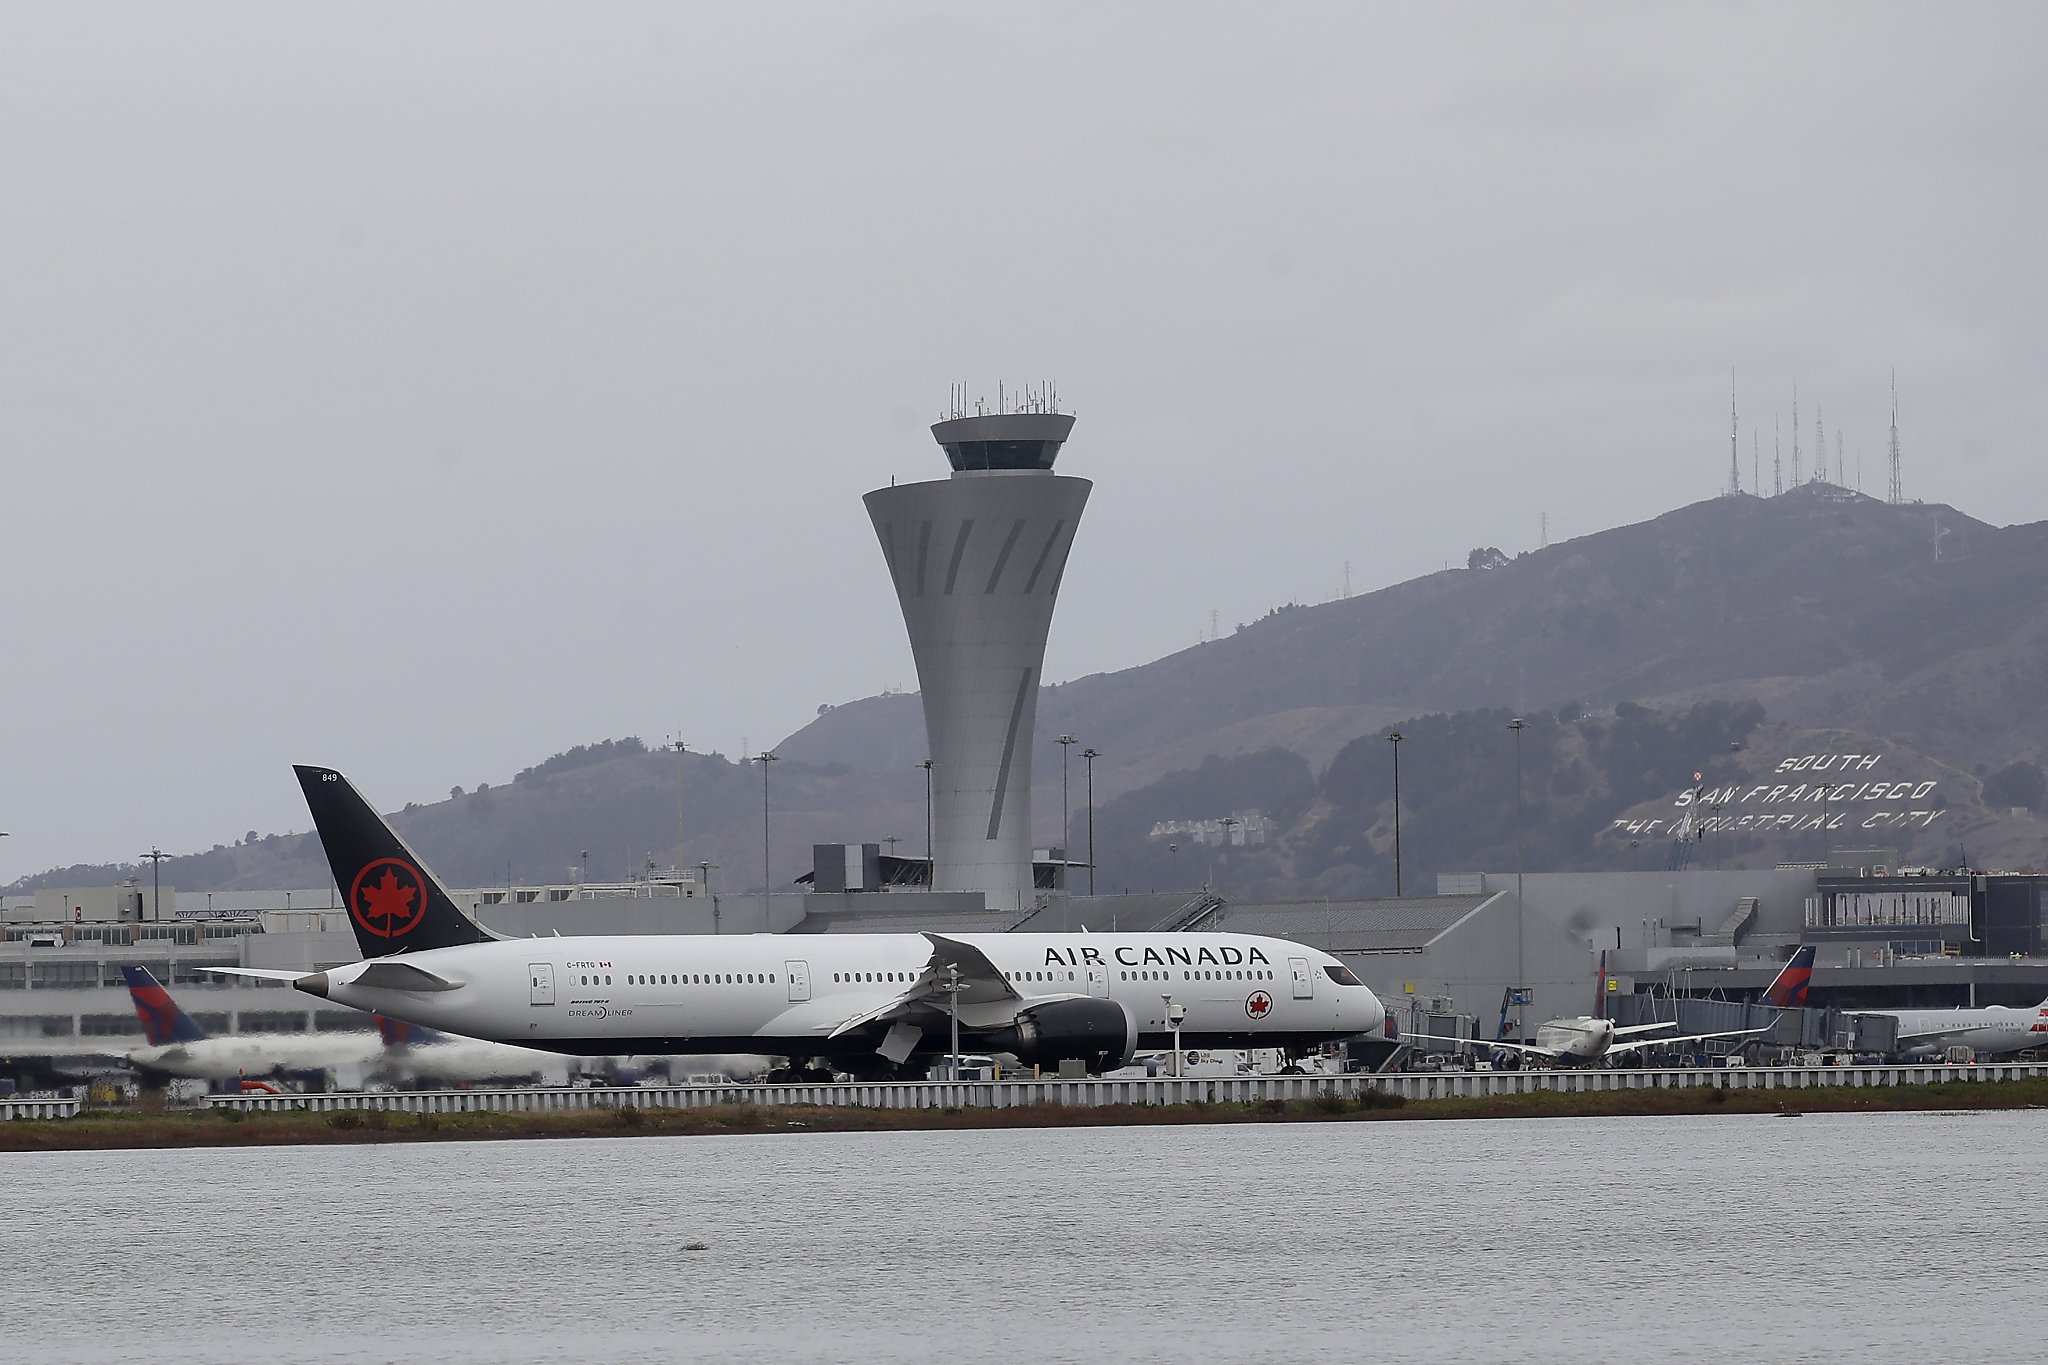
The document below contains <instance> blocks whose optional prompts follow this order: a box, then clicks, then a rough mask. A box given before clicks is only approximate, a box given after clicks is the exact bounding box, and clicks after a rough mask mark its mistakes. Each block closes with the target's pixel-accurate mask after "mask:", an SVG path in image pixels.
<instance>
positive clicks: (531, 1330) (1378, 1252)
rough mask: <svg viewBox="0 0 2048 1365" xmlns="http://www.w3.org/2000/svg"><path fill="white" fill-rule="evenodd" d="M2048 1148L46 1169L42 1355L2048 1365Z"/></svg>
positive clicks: (564, 1155) (2004, 1136)
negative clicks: (2042, 1247)
mask: <svg viewBox="0 0 2048 1365" xmlns="http://www.w3.org/2000/svg"><path fill="white" fill-rule="evenodd" d="M2044 1137H2048V1118H2044V1117H2043V1116H2041V1115H2039V1114H2035V1113H2026V1112H2018V1113H1978V1114H1903V1115H1831V1116H1822V1115H1808V1116H1806V1117H1804V1118H1800V1119H1797V1120H1786V1119H1782V1118H1777V1117H1746V1116H1729V1117H1712V1118H1678V1119H1591V1120H1540V1121H1539V1120H1523V1121H1504V1122H1424V1123H1328V1124H1289V1125H1273V1126H1248V1125H1247V1126H1230V1127H1211V1126H1189V1127H1158V1128H1121V1129H1118V1128H1081V1129H1042V1130H1003V1131H991V1132H964V1133H963V1132H955V1133H873V1134H827V1133H789V1134H771V1135H764V1136H732V1137H677V1138H659V1137H654V1138H612V1139H587V1140H574V1141H568V1140H564V1141H516V1142H462V1143H441V1144H432V1145H428V1144H417V1145H415V1144H394V1145H391V1146H358V1147H313V1148H270V1147H251V1148H233V1149H208V1150H196V1151H150V1152H80V1153H36V1154H24V1155H9V1156H0V1175H4V1176H5V1177H6V1185H5V1188H6V1190H7V1191H8V1193H7V1195H6V1198H5V1200H4V1203H0V1287H4V1289H5V1294H4V1301H5V1303H6V1304H7V1312H8V1318H9V1323H8V1327H7V1329H6V1330H5V1332H4V1333H0V1360H8V1361H16V1360H18V1361H50V1362H60V1361H120V1362H123V1363H124V1365H136V1363H137V1362H159V1361H216V1360H251V1361H253V1360H265V1361H350V1362H354V1361H419V1362H434V1365H458V1363H459V1362H468V1361H505V1360H552V1361H560V1360H579V1361H580V1360H615V1361H660V1360H675V1359H719V1360H726V1361H792V1360H819V1361H828V1360H829V1361H884V1360H890V1361H893V1360H903V1359H909V1358H912V1357H915V1358H918V1359H920V1360H935V1361H967V1362H973V1361H989V1362H997V1361H1000V1362H1006V1365H1007V1363H1009V1362H1018V1361H1094V1360H1134V1361H1178V1362H1186V1361H1203V1360H1223V1359H1236V1358H1241V1359H1251V1360H1257V1361H1262V1362H1279V1361H1292V1360H1311V1359H1330V1360H1337V1359H1344V1360H1384V1359H1388V1358H1393V1357H1403V1358H1409V1359H1416V1360H1442V1361H1466V1360H1471V1361H1487V1362H1509V1361H1555V1360H1564V1359H1570V1360H1572V1361H1575V1362H1580V1361H1601V1360H1620V1359H1636V1360H1643V1359H1654V1360H1658V1361H1660V1362H1662V1361H1693V1360H1697V1361H1715V1362H1727V1361H1731V1360H1768V1361H1791V1360H1842V1361H1858V1362H1888V1361H1900V1362H1905V1361H1912V1362H1919V1361H1935V1360H1951V1359H1981V1360H2014V1359H2029V1358H2037V1357H2038V1356H2039V1354H2040V1353H2041V1350H2042V1346H2041V1339H2042V1337H2043V1335H2044V1329H2048V1324H2044V1320H2043V1319H2044V1311H2043V1309H2042V1308H2041V1306H2040V1305H2041V1300H2040V1294H2041V1289H2042V1283H2043V1279H2044V1275H2048V1255H2044V1254H2043V1253H2042V1252H2041V1251H2039V1250H2037V1249H2036V1247H2037V1245H2038V1243H2037V1238H2036V1233H2037V1230H2038V1228H2039V1226H2040V1225H2041V1223H2042V1221H2043V1214H2044V1212H2048V1195H2044V1193H2043V1190H2042V1184H2041V1181H2040V1180H2039V1170H2040V1165H2039V1160H2038V1156H2037V1152H2038V1149H2039V1147H2040V1144H2041V1142H2042V1140H2043V1138H2044ZM699 1241H701V1242H704V1243H708V1244H709V1248H710V1249H709V1250H707V1251H703V1252H689V1251H685V1250H683V1249H682V1248H683V1246H684V1245H685V1244H686V1243H690V1242H699Z"/></svg>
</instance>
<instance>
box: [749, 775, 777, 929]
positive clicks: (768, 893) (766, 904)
mask: <svg viewBox="0 0 2048 1365" xmlns="http://www.w3.org/2000/svg"><path fill="white" fill-rule="evenodd" d="M747 761H748V762H749V763H758V764H760V765H761V905H762V911H761V919H762V923H763V924H764V925H765V924H766V923H767V919H768V915H769V913H770V909H769V908H770V907H771V906H772V905H773V904H774V902H773V900H772V899H770V898H771V897H772V896H773V894H774V891H775V881H774V878H773V876H772V874H771V873H770V872H769V871H768V765H769V764H770V763H773V762H775V761H776V754H775V751H774V750H773V749H763V750H762V751H761V752H760V753H758V754H755V755H754V756H753V757H752V758H750V759H748V760H747Z"/></svg>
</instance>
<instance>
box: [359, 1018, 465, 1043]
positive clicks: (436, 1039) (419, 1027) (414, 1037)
mask: <svg viewBox="0 0 2048 1365" xmlns="http://www.w3.org/2000/svg"><path fill="white" fill-rule="evenodd" d="M377 1035H378V1036H379V1037H380V1038H382V1039H383V1040H384V1046H385V1047H388V1048H408V1047H433V1046H434V1045H436V1044H438V1043H446V1042H450V1041H452V1040H451V1039H450V1038H449V1037H448V1035H447V1034H445V1033H437V1032H436V1031H434V1030H433V1029H430V1028H428V1027H427V1026H426V1025H424V1024H409V1023H407V1022H406V1021H405V1020H403V1019H393V1018H392V1017H391V1016H390V1015H388V1014H380V1015H378V1016H377Z"/></svg>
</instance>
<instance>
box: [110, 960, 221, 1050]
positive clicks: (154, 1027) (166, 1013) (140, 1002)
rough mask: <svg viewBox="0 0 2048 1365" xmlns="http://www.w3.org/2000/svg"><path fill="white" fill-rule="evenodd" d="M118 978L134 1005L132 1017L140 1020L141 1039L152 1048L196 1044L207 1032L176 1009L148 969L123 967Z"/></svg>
mask: <svg viewBox="0 0 2048 1365" xmlns="http://www.w3.org/2000/svg"><path fill="white" fill-rule="evenodd" d="M121 975H122V977H123V978H124V979H126V980H127V982H128V998H129V999H130V1000H133V1001H134V1002H135V1017H136V1018H137V1019H140V1020H141V1021H142V1036H143V1037H144V1038H147V1039H148V1040H149V1045H150V1046H151V1047H168V1046H170V1045H171V1044H172V1043H196V1042H199V1041H200V1040H202V1039H204V1038H205V1037H206V1030H205V1029H203V1028H201V1027H199V1025H198V1024H196V1023H194V1022H193V1020H192V1016H191V1015H189V1014H187V1013H185V1011H183V1010H181V1009H179V1008H178V1002H177V1001H175V1000H173V999H171V993H170V992H169V991H167V990H165V989H164V988H163V986H162V984H161V983H159V982H158V981H157V979H156V978H155V977H154V976H151V975H150V974H149V969H148V968H147V967H123V968H122V969H121Z"/></svg>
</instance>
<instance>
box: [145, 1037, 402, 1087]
mask: <svg viewBox="0 0 2048 1365" xmlns="http://www.w3.org/2000/svg"><path fill="white" fill-rule="evenodd" d="M383 1052H384V1045H383V1043H382V1041H381V1040H380V1039H379V1038H378V1037H377V1035H376V1034H375V1033H370V1032H363V1033H330V1034H319V1033H312V1034H307V1033H232V1034H219V1035H216V1036H214V1037H211V1038H195V1039H193V1040H192V1041H190V1042H185V1043H164V1044H162V1045H160V1046H145V1047H135V1048H130V1049H128V1053H127V1057H128V1060H129V1062H131V1063H132V1064H134V1065H135V1066H139V1067H143V1068H146V1069H147V1070H150V1071H159V1072H162V1073H163V1074H164V1075H166V1076H184V1077H188V1078H190V1079H194V1080H204V1081H232V1080H235V1079H237V1078H239V1077H244V1076H246V1077H249V1078H251V1079H254V1078H256V1077H260V1076H270V1075H274V1074H275V1073H277V1072H279V1071H314V1070H331V1069H333V1068H335V1067H344V1066H370V1065H373V1064H374V1063H376V1061H377V1060H378V1059H379V1058H380V1057H381V1056H382V1055H383Z"/></svg>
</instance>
